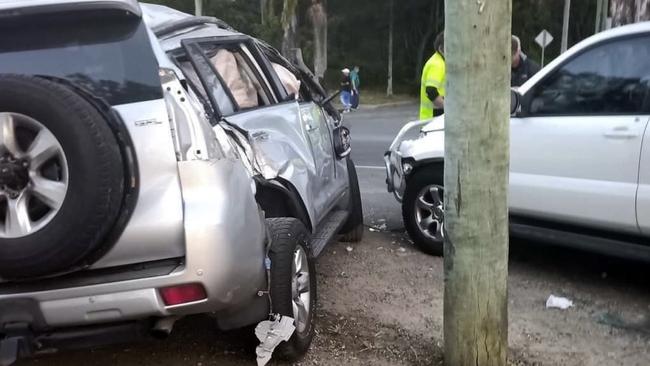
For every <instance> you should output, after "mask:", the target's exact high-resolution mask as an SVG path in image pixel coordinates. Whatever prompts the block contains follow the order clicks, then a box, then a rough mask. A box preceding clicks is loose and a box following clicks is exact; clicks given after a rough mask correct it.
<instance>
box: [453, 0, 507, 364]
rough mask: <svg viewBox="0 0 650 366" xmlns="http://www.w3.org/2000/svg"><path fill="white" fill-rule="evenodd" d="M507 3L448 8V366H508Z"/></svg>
mask: <svg viewBox="0 0 650 366" xmlns="http://www.w3.org/2000/svg"><path fill="white" fill-rule="evenodd" d="M511 14H512V3H511V0H494V1H485V0H479V1H477V0H453V1H447V2H446V9H445V15H446V19H445V20H446V21H445V24H446V28H445V37H446V39H445V59H446V62H447V67H446V72H447V93H446V98H445V119H446V121H447V122H446V123H445V126H446V128H445V140H446V141H445V179H444V181H445V248H444V255H445V256H444V261H445V298H444V344H445V364H446V365H448V366H458V365H480V366H491V365H494V366H502V365H506V364H507V363H506V361H507V352H508V302H507V277H508V205H507V189H508V171H509V120H510V118H509V115H510V94H509V93H510V61H509V60H510V58H511V56H510V39H511V38H510V34H511Z"/></svg>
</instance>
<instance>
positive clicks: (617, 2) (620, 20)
mask: <svg viewBox="0 0 650 366" xmlns="http://www.w3.org/2000/svg"><path fill="white" fill-rule="evenodd" d="M610 7H611V8H610V10H611V12H612V26H614V27H618V26H621V25H625V24H630V23H636V22H641V21H645V20H650V0H612V2H611V5H610Z"/></svg>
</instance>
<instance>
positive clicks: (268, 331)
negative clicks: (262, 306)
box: [255, 316, 296, 366]
mask: <svg viewBox="0 0 650 366" xmlns="http://www.w3.org/2000/svg"><path fill="white" fill-rule="evenodd" d="M293 322H294V320H293V318H291V317H288V316H277V317H276V319H275V320H273V321H271V320H265V321H263V322H260V323H259V324H258V325H257V327H255V335H256V336H257V339H259V340H260V345H259V346H257V349H255V353H256V354H257V366H265V365H266V364H267V363H269V361H271V357H272V356H273V351H274V350H275V348H276V347H277V346H278V345H279V344H280V343H281V342H287V341H289V339H290V338H291V335H292V334H293V332H294V331H295V330H296V327H295V326H294V325H293Z"/></svg>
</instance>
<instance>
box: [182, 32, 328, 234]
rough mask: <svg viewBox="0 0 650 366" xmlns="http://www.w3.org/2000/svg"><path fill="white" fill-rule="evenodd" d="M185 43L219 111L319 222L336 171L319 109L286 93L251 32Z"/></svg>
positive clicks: (266, 173)
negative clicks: (244, 132) (293, 191)
mask: <svg viewBox="0 0 650 366" xmlns="http://www.w3.org/2000/svg"><path fill="white" fill-rule="evenodd" d="M182 43H183V47H184V49H185V50H186V52H187V56H188V57H189V59H190V61H191V63H192V64H193V67H194V70H196V71H197V74H198V75H197V77H198V78H199V79H200V82H201V84H203V86H204V88H205V90H208V92H207V94H208V95H207V97H208V99H210V101H211V104H212V105H213V106H214V110H215V112H216V113H217V114H218V115H219V116H218V117H219V118H220V119H222V120H223V121H225V122H228V123H230V124H233V125H236V126H238V127H239V128H241V129H243V130H245V131H246V132H247V133H248V135H249V136H250V139H251V141H252V142H253V145H254V146H255V148H256V150H257V151H256V158H257V162H258V163H259V166H260V167H261V169H262V172H261V173H262V174H263V175H264V176H265V177H266V178H275V177H280V178H283V179H285V180H286V181H288V182H290V183H291V184H292V186H293V188H295V189H296V190H297V191H298V193H299V194H300V196H301V198H302V200H303V202H304V203H305V207H306V209H307V211H308V213H309V216H310V219H311V221H312V223H313V224H314V227H316V226H317V224H318V223H319V222H320V221H321V219H322V218H323V216H324V215H325V213H326V211H327V208H328V207H330V206H331V203H332V200H333V194H331V192H330V191H331V190H332V189H333V187H332V186H331V184H329V182H331V181H332V180H333V178H334V174H335V173H334V166H333V163H332V161H333V160H332V159H333V157H332V150H333V149H332V146H331V144H332V140H331V138H329V137H328V136H329V130H328V127H327V125H326V124H325V125H323V121H322V119H321V116H320V115H319V114H318V112H319V111H318V110H314V109H313V108H310V107H306V106H303V105H301V104H300V103H299V100H298V99H296V97H295V96H294V95H291V96H289V95H288V94H287V92H286V90H285V89H284V88H283V87H282V84H281V82H280V81H279V79H278V76H277V74H276V73H275V72H274V71H273V70H272V66H271V64H270V62H269V61H268V59H267V58H266V57H265V56H264V55H263V54H262V53H261V52H260V50H259V49H258V48H257V46H256V44H255V42H254V41H253V40H252V39H251V38H250V37H247V36H231V37H211V38H201V39H191V40H185V41H183V42H182ZM186 74H187V72H186Z"/></svg>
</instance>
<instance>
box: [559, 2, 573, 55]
mask: <svg viewBox="0 0 650 366" xmlns="http://www.w3.org/2000/svg"><path fill="white" fill-rule="evenodd" d="M569 18H571V0H564V15H563V18H562V44H561V45H560V51H561V52H562V53H564V52H566V50H567V49H568V48H569Z"/></svg>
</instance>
